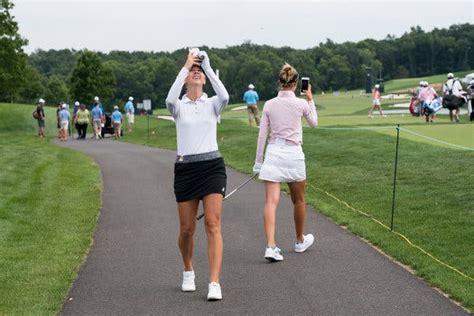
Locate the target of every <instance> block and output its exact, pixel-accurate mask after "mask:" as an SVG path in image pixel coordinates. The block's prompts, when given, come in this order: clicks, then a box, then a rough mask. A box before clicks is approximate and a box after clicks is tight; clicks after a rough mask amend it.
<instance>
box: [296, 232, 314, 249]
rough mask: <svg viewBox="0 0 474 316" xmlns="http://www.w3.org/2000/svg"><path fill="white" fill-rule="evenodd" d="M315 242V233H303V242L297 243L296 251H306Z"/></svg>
mask: <svg viewBox="0 0 474 316" xmlns="http://www.w3.org/2000/svg"><path fill="white" fill-rule="evenodd" d="M313 242H314V236H313V234H308V235H303V242H296V243H295V252H305V251H306V249H308V248H309V246H311V245H312V244H313Z"/></svg>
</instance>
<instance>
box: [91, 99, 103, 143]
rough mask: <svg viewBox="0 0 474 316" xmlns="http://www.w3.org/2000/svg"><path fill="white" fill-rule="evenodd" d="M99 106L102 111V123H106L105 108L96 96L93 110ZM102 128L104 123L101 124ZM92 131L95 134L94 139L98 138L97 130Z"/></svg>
mask: <svg viewBox="0 0 474 316" xmlns="http://www.w3.org/2000/svg"><path fill="white" fill-rule="evenodd" d="M97 105H98V106H99V108H100V110H101V111H102V117H101V118H102V122H105V110H104V106H103V105H102V102H100V100H99V97H98V96H95V97H94V103H92V106H91V110H93V109H94V108H95V107H96V106H97ZM100 127H101V128H102V123H101V124H100ZM92 131H93V132H94V137H95V138H97V137H98V135H97V133H96V130H95V128H92Z"/></svg>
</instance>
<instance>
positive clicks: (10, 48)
mask: <svg viewBox="0 0 474 316" xmlns="http://www.w3.org/2000/svg"><path fill="white" fill-rule="evenodd" d="M12 8H13V3H11V2H10V1H9V0H0V101H10V102H11V101H13V99H14V98H15V96H16V95H17V93H18V92H19V90H20V89H21V88H22V86H23V85H24V84H25V80H24V76H23V73H24V72H25V67H26V61H27V55H26V54H25V53H24V52H23V46H25V45H26V44H27V43H28V41H27V40H26V39H24V38H22V37H21V35H20V33H19V31H18V23H17V22H16V21H15V20H14V19H13V16H12V15H11V9H12Z"/></svg>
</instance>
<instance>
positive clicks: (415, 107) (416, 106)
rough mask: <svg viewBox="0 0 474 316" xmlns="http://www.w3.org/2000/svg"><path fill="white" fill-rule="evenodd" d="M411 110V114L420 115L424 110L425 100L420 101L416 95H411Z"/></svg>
mask: <svg viewBox="0 0 474 316" xmlns="http://www.w3.org/2000/svg"><path fill="white" fill-rule="evenodd" d="M409 110H410V113H411V115H413V116H420V115H421V114H422V112H423V111H422V110H423V102H421V101H418V99H417V98H415V97H411V99H410V106H409Z"/></svg>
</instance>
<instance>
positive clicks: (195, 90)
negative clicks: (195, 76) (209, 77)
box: [186, 86, 202, 101]
mask: <svg viewBox="0 0 474 316" xmlns="http://www.w3.org/2000/svg"><path fill="white" fill-rule="evenodd" d="M186 96H187V97H188V98H189V99H191V100H193V101H196V100H197V99H199V98H200V97H201V96H202V87H200V86H188V87H186Z"/></svg>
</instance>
